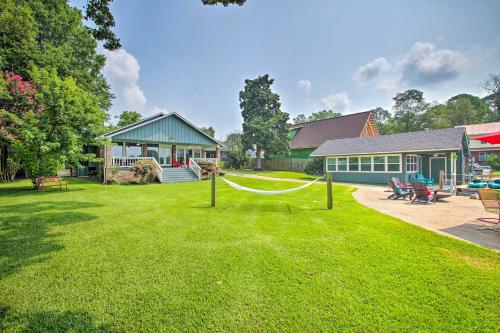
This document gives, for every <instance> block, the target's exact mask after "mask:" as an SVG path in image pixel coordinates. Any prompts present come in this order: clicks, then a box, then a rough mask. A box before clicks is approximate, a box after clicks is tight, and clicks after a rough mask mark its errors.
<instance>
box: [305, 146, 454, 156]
mask: <svg viewBox="0 0 500 333" xmlns="http://www.w3.org/2000/svg"><path fill="white" fill-rule="evenodd" d="M435 151H460V148H446V149H425V150H411V151H386V152H370V153H352V154H347V155H346V154H345V153H343V154H326V155H316V154H311V155H310V156H313V157H329V156H330V157H331V156H361V155H387V154H390V155H395V154H405V153H432V152H435Z"/></svg>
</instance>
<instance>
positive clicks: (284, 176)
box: [224, 169, 318, 180]
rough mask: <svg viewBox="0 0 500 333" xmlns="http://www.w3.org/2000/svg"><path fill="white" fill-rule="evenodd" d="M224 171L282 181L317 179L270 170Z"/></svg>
mask: <svg viewBox="0 0 500 333" xmlns="http://www.w3.org/2000/svg"><path fill="white" fill-rule="evenodd" d="M224 171H225V172H232V173H242V174H250V175H257V176H266V177H271V178H282V179H299V180H313V179H316V178H318V176H314V175H308V174H305V173H301V172H293V171H272V170H262V171H255V170H252V169H225V170H224Z"/></svg>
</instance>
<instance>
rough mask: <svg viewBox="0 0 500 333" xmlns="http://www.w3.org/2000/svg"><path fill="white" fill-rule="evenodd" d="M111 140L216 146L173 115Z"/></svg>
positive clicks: (115, 136) (118, 135)
mask: <svg viewBox="0 0 500 333" xmlns="http://www.w3.org/2000/svg"><path fill="white" fill-rule="evenodd" d="M112 138H113V141H132V142H148V143H170V144H193V145H204V146H215V145H216V143H215V142H214V141H212V140H210V139H209V138H208V137H206V136H205V135H203V134H202V133H200V132H199V131H197V130H196V129H194V128H193V127H192V126H190V125H188V124H186V123H185V122H184V121H183V120H181V119H180V118H178V117H177V116H175V115H171V116H168V117H165V118H162V119H160V120H157V121H154V122H151V123H149V124H146V125H143V126H141V127H137V128H134V129H131V130H129V131H126V132H124V133H120V134H117V135H114V136H113V137H112Z"/></svg>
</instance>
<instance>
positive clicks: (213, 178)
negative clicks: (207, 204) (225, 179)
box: [212, 172, 215, 207]
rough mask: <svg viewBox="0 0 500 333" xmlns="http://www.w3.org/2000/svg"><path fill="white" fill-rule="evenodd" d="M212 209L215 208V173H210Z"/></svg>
mask: <svg viewBox="0 0 500 333" xmlns="http://www.w3.org/2000/svg"><path fill="white" fill-rule="evenodd" d="M212 207H215V172H212Z"/></svg>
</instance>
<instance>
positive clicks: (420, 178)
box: [410, 172, 434, 186]
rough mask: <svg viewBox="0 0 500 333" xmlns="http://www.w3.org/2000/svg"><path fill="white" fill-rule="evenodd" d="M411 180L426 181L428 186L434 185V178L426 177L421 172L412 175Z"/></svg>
mask: <svg viewBox="0 0 500 333" xmlns="http://www.w3.org/2000/svg"><path fill="white" fill-rule="evenodd" d="M410 180H413V181H415V182H423V183H425V185H428V186H433V185H434V178H425V177H424V175H423V174H422V173H421V172H419V173H417V175H416V176H414V175H410Z"/></svg>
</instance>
